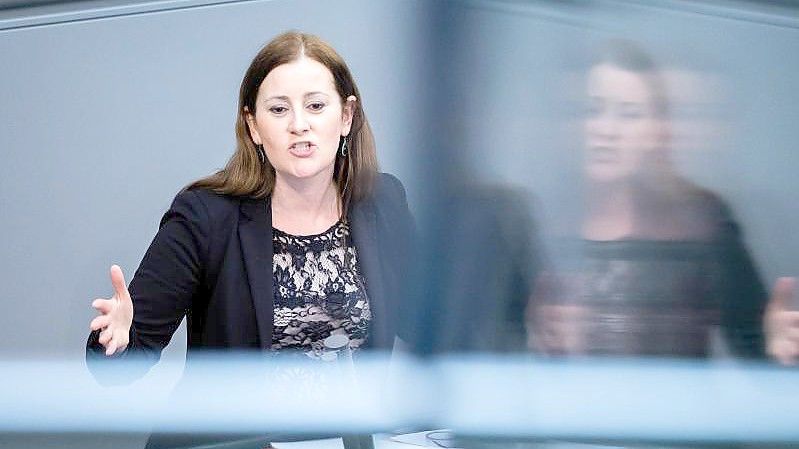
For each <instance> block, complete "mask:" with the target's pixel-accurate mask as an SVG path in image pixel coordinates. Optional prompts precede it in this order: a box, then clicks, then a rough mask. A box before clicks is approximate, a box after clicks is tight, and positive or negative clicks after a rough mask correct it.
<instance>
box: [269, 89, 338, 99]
mask: <svg viewBox="0 0 799 449" xmlns="http://www.w3.org/2000/svg"><path fill="white" fill-rule="evenodd" d="M314 95H324V96H325V97H328V96H329V95H328V94H326V93H324V92H318V91H317V92H308V93H306V94H305V95H303V97H304V98H308V97H313V96H314ZM270 100H283V101H288V100H289V97H288V96H287V95H273V96H271V97H267V98H266V99H265V100H264V101H270Z"/></svg>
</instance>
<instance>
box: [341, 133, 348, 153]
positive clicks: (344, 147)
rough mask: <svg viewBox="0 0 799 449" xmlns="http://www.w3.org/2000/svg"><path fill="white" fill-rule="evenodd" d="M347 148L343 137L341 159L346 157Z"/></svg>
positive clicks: (345, 139)
mask: <svg viewBox="0 0 799 449" xmlns="http://www.w3.org/2000/svg"><path fill="white" fill-rule="evenodd" d="M347 150H348V148H347V138H346V137H345V138H344V140H343V141H342V142H341V157H347V153H348V151H347Z"/></svg>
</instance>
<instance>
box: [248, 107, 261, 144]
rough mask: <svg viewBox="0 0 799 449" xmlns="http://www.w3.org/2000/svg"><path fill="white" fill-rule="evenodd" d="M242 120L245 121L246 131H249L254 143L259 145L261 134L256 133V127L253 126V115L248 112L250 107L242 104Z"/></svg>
mask: <svg viewBox="0 0 799 449" xmlns="http://www.w3.org/2000/svg"><path fill="white" fill-rule="evenodd" d="M244 120H245V121H246V122H247V131H248V132H249V133H250V138H251V139H252V141H253V142H255V144H256V145H261V144H262V143H263V142H262V141H261V135H260V134H258V129H256V127H255V115H254V114H252V113H251V112H250V108H248V107H247V106H244Z"/></svg>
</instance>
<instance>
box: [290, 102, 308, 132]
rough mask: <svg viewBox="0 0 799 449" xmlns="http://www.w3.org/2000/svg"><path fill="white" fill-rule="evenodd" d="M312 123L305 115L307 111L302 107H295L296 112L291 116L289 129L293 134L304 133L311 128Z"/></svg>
mask: <svg viewBox="0 0 799 449" xmlns="http://www.w3.org/2000/svg"><path fill="white" fill-rule="evenodd" d="M310 127H311V125H310V124H309V123H308V120H307V118H306V117H305V112H304V111H303V110H302V108H294V113H293V114H292V116H291V121H290V122H289V131H290V132H291V133H292V134H298V135H300V134H304V133H305V132H306V131H308V130H309V129H310Z"/></svg>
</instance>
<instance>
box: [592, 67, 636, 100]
mask: <svg viewBox="0 0 799 449" xmlns="http://www.w3.org/2000/svg"><path fill="white" fill-rule="evenodd" d="M588 95H589V96H591V97H600V98H605V99H608V100H615V101H623V102H633V103H643V102H648V101H650V100H651V99H652V89H651V86H650V83H649V80H648V79H647V75H646V74H643V73H640V72H633V71H630V70H625V69H622V68H620V67H617V66H614V65H610V64H599V65H597V66H594V67H593V68H591V70H590V71H589V72H588Z"/></svg>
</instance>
